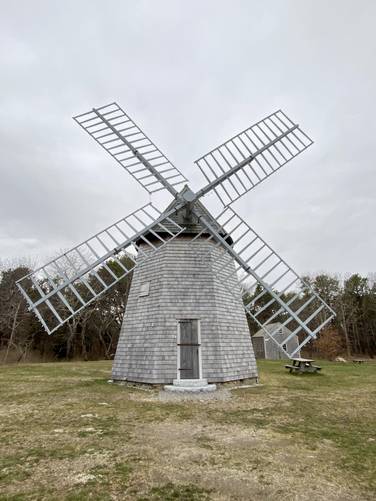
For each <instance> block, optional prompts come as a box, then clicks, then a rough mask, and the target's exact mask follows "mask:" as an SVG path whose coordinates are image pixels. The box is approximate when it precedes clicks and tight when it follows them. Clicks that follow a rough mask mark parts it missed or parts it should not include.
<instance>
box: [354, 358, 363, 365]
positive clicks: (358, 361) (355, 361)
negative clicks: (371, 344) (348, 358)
mask: <svg viewBox="0 0 376 501" xmlns="http://www.w3.org/2000/svg"><path fill="white" fill-rule="evenodd" d="M353 362H354V364H364V362H365V360H364V358H354V359H353Z"/></svg>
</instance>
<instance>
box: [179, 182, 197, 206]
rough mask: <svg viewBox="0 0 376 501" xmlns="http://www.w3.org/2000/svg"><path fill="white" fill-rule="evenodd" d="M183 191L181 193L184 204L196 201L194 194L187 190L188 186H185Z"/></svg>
mask: <svg viewBox="0 0 376 501" xmlns="http://www.w3.org/2000/svg"><path fill="white" fill-rule="evenodd" d="M185 188H186V189H185V190H183V192H182V197H183V198H184V200H185V201H186V202H193V201H194V200H195V199H196V195H195V193H193V191H192V190H191V189H190V188H189V186H187V185H186V186H185Z"/></svg>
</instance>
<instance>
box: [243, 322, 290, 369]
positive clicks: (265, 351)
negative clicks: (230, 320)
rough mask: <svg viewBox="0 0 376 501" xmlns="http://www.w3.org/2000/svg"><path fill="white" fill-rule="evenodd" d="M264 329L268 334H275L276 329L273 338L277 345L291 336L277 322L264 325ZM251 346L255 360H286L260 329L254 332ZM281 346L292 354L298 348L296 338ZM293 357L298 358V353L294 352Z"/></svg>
mask: <svg viewBox="0 0 376 501" xmlns="http://www.w3.org/2000/svg"><path fill="white" fill-rule="evenodd" d="M265 329H266V330H267V331H268V332H270V333H272V332H275V331H276V329H278V330H277V332H276V333H275V334H274V335H273V337H274V339H276V340H277V341H278V342H279V343H283V340H284V339H287V338H288V337H289V336H290V334H292V333H291V331H290V329H288V328H287V327H285V326H284V325H282V324H281V323H279V322H276V323H273V324H269V325H266V326H265ZM252 344H253V350H254V353H255V357H256V359H257V358H266V359H269V360H281V359H287V358H288V357H287V355H286V354H285V353H284V352H283V351H282V350H281V349H280V348H279V346H278V345H277V344H276V343H274V342H273V340H272V339H271V338H270V337H269V336H268V335H267V334H266V333H265V332H264V330H263V329H260V330H259V331H257V332H256V334H254V335H253V336H252ZM283 346H284V349H285V350H286V351H287V352H288V353H292V352H293V351H294V350H295V349H296V348H297V347H298V346H299V339H298V336H294V337H293V338H291V339H290V340H289V341H288V342H287V343H286V345H283ZM294 356H295V357H300V351H298V352H296V353H295V355H294Z"/></svg>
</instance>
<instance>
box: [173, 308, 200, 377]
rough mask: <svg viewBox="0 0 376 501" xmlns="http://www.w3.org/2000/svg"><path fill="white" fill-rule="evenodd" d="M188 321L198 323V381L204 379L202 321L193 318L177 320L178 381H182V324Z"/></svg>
mask: <svg viewBox="0 0 376 501" xmlns="http://www.w3.org/2000/svg"><path fill="white" fill-rule="evenodd" d="M183 320H185V321H187V320H195V321H196V322H197V347H198V379H202V359H201V319H200V318H197V317H196V318H192V317H180V318H178V319H177V326H176V329H177V333H176V352H177V356H176V373H177V377H176V379H177V380H178V381H180V370H179V369H180V322H181V321H183Z"/></svg>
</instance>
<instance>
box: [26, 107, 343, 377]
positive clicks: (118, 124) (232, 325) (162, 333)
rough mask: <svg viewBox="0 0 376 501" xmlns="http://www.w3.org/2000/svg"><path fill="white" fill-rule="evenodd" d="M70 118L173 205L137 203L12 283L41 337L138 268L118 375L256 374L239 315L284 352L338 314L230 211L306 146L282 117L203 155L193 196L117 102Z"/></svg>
mask: <svg viewBox="0 0 376 501" xmlns="http://www.w3.org/2000/svg"><path fill="white" fill-rule="evenodd" d="M74 120H75V121H76V122H77V123H78V124H79V125H80V126H81V127H82V128H83V129H84V130H85V131H86V132H87V133H88V134H89V135H90V136H91V137H92V138H93V139H95V141H96V142H97V143H98V144H100V145H101V146H102V148H104V149H105V150H106V151H107V153H109V154H110V155H111V156H112V158H113V159H114V160H116V162H118V163H119V164H120V165H121V166H122V167H123V168H124V169H125V170H126V171H127V172H128V173H129V174H130V175H131V176H132V177H133V178H134V179H136V180H137V181H138V182H139V183H140V184H141V186H142V187H143V188H144V189H145V190H146V191H147V192H148V193H149V194H150V195H151V194H153V193H155V192H158V191H161V190H165V191H166V192H167V193H168V194H169V195H170V196H171V203H170V205H169V206H168V207H167V208H164V209H161V208H158V207H157V206H156V204H153V203H152V202H150V203H148V204H146V205H144V206H142V207H141V208H140V209H138V210H136V211H135V212H133V213H132V214H130V215H128V216H126V217H124V218H123V219H121V220H119V221H117V222H116V223H114V224H113V225H111V226H109V227H107V228H105V229H104V230H103V231H101V232H99V233H97V234H96V235H94V236H92V237H91V238H89V239H88V240H85V241H84V242H82V243H81V244H79V245H77V246H76V247H74V248H73V249H71V250H70V251H68V252H65V253H64V254H63V255H61V256H59V257H58V258H56V259H54V260H52V261H50V262H49V263H47V264H46V265H44V266H42V267H40V268H38V269H36V270H35V271H33V272H32V273H30V274H29V275H27V276H26V277H24V278H22V279H21V280H20V281H19V282H18V286H19V288H20V290H21V292H22V294H23V296H24V297H25V299H26V301H27V302H28V304H29V308H30V309H31V310H32V311H33V312H34V313H35V314H36V315H37V317H38V319H39V320H40V322H41V323H42V325H43V327H44V328H45V329H46V331H47V332H48V333H50V334H51V333H53V332H54V331H56V330H57V329H58V328H59V327H60V326H61V325H63V324H64V323H65V322H69V321H70V320H71V319H72V318H73V317H74V316H75V315H77V314H78V313H79V312H80V311H81V310H82V309H83V308H85V307H86V306H87V305H89V304H91V303H93V302H94V301H96V300H97V298H98V297H100V296H101V295H102V294H104V293H105V292H106V291H107V290H108V289H109V288H110V287H112V286H113V285H115V284H116V283H118V282H119V281H120V280H121V279H122V278H124V277H125V276H127V275H128V274H129V273H130V272H133V278H132V284H131V288H130V292H129V298H128V303H127V308H126V312H125V316H124V320H123V325H122V328H121V333H120V338H119V343H118V347H117V351H116V355H115V360H114V364H113V379H114V380H128V381H135V382H143V383H163V384H170V383H171V382H172V381H174V382H175V384H183V385H184V384H189V385H194V384H196V383H197V384H198V385H199V384H205V383H206V382H207V381H209V382H211V383H213V382H225V381H231V380H241V379H247V378H257V368H256V363H255V358H254V353H253V348H252V343H251V339H250V335H249V327H248V324H247V320H246V314H248V315H249V317H250V318H251V322H252V324H253V325H255V326H257V329H260V328H261V329H263V331H264V332H265V336H267V337H268V338H269V339H270V340H271V342H274V343H276V344H277V345H278V347H279V349H280V350H281V351H283V352H284V353H285V354H286V355H287V356H288V357H294V355H296V354H297V353H299V351H300V350H301V348H302V347H303V346H305V344H306V343H307V342H309V341H310V340H312V339H314V338H315V337H316V336H317V334H318V332H319V331H320V330H321V329H322V328H323V327H325V326H326V325H327V324H328V323H329V322H330V321H331V319H332V318H333V317H334V312H333V310H332V309H331V308H330V307H329V306H328V305H327V304H326V303H325V302H324V301H323V300H322V299H321V298H320V297H319V296H318V295H317V293H316V292H315V291H314V290H313V289H312V288H311V287H310V285H309V284H308V283H305V282H304V281H303V280H302V279H301V278H300V277H299V276H298V275H297V274H296V273H295V272H294V271H293V270H292V269H291V267H290V266H289V265H288V264H287V263H286V262H285V261H284V260H283V259H282V258H281V257H280V256H279V255H278V254H277V253H276V252H275V251H273V249H272V248H271V247H270V246H269V245H268V244H267V243H266V242H265V241H264V240H263V239H262V238H261V236H260V235H259V234H258V233H256V231H255V230H254V229H253V228H251V227H250V226H249V225H248V224H247V223H246V221H244V220H243V219H242V218H241V217H240V216H239V215H238V214H237V213H236V212H235V211H234V210H233V208H232V207H231V205H232V203H233V202H235V201H236V200H238V199H239V198H240V197H242V196H243V195H245V194H246V193H248V192H249V191H251V190H252V189H253V188H255V187H256V186H257V185H259V184H260V183H261V182H262V181H264V180H265V179H267V178H268V177H269V176H271V175H272V174H273V173H275V172H277V171H278V170H279V169H280V168H281V167H283V166H284V165H285V164H286V163H288V162H289V161H290V160H292V159H293V158H295V157H296V156H297V155H299V154H300V153H302V152H303V151H304V150H306V149H307V148H308V147H309V146H310V145H311V144H312V140H311V139H310V138H309V137H308V136H307V135H306V134H305V133H304V132H303V131H302V130H301V128H300V126H299V125H297V124H296V123H294V122H293V121H292V120H290V118H288V116H287V115H285V113H283V112H282V111H281V110H279V111H277V112H275V113H272V114H271V115H269V116H267V117H266V118H264V119H263V120H260V121H259V122H257V123H256V124H254V125H252V126H251V127H249V128H247V129H246V130H244V131H242V132H240V133H239V134H237V135H236V136H234V137H232V138H231V139H229V140H228V141H226V142H225V143H223V144H221V145H220V146H218V147H216V148H214V149H213V150H211V151H210V152H209V153H207V154H205V155H204V156H202V157H201V158H199V159H198V160H197V161H196V162H195V163H196V165H197V166H198V167H199V169H200V170H201V172H202V174H203V175H204V176H205V178H206V181H207V184H206V186H204V187H203V188H201V189H200V190H199V191H197V192H193V191H192V190H191V189H190V188H189V186H188V185H187V180H186V178H185V177H184V175H183V174H182V173H181V172H180V171H179V170H178V169H177V168H176V167H175V166H174V165H173V164H172V163H171V162H170V161H169V160H168V158H167V157H166V156H165V155H164V153H162V151H161V150H160V149H159V148H158V147H157V146H156V145H155V144H154V143H153V142H152V141H151V139H149V137H148V136H147V135H146V134H145V133H144V132H143V131H142V130H141V129H140V128H139V127H138V126H137V125H136V124H135V122H134V121H133V120H132V119H131V118H130V117H129V115H127V114H126V113H125V111H124V110H123V109H122V108H121V107H120V106H119V105H118V104H116V103H111V104H108V105H105V106H102V107H99V108H93V109H92V110H91V111H88V112H86V113H83V114H80V115H77V116H75V117H74ZM209 193H215V195H216V196H217V198H218V200H219V202H220V204H221V210H220V211H219V213H217V214H215V215H212V214H211V213H210V212H209V211H208V210H207V209H206V208H205V206H204V205H203V203H202V200H203V198H204V197H205V195H207V194H209ZM273 324H275V325H276V326H278V328H277V327H276V331H275V332H274V331H273V328H270V326H271V325H273ZM281 325H282V326H283V327H286V329H285V332H288V336H287V338H286V339H281V336H280V335H277V334H278V333H280V330H281ZM297 336H298V339H299V342H298V343H295V344H293V346H294V349H293V350H289V349H288V347H289V346H291V343H289V341H290V339H292V338H296V337H297Z"/></svg>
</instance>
